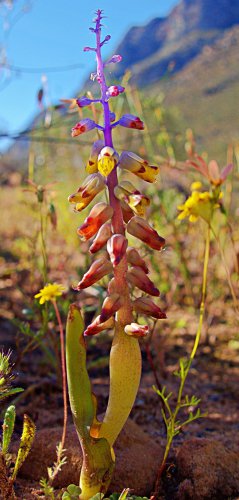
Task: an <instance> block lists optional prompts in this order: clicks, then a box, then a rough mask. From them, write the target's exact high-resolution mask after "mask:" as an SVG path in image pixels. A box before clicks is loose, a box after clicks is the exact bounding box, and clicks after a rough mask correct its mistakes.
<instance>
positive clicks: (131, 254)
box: [126, 247, 149, 274]
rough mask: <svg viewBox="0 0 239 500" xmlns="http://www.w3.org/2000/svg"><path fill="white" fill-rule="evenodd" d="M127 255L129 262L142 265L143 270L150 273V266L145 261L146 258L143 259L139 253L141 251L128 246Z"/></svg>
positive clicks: (133, 264)
mask: <svg viewBox="0 0 239 500" xmlns="http://www.w3.org/2000/svg"><path fill="white" fill-rule="evenodd" d="M126 255H127V260H128V263H129V264H131V265H132V266H137V267H141V269H143V271H144V272H145V273H146V274H148V272H149V270H148V267H147V265H146V263H145V262H144V259H142V257H141V256H140V255H139V252H138V250H136V248H133V247H128V248H127V250H126Z"/></svg>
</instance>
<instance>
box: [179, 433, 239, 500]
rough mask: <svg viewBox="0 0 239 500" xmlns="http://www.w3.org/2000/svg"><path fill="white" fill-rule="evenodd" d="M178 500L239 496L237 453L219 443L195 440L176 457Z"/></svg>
mask: <svg viewBox="0 0 239 500" xmlns="http://www.w3.org/2000/svg"><path fill="white" fill-rule="evenodd" d="M177 466H178V474H179V477H180V479H181V483H180V484H179V487H178V492H177V495H176V499H177V500H189V499H191V500H206V499H207V500H208V499H210V500H219V499H220V500H222V499H228V498H229V497H235V495H236V496H237V495H238V494H239V460H238V453H236V452H235V451H231V450H229V449H227V448H226V447H225V446H223V444H221V443H220V442H218V441H213V440H210V439H200V438H194V439H190V440H188V441H185V442H184V443H183V444H182V446H181V447H180V449H179V451H178V454H177Z"/></svg>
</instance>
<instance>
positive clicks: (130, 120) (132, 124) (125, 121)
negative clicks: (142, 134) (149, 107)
mask: <svg viewBox="0 0 239 500" xmlns="http://www.w3.org/2000/svg"><path fill="white" fill-rule="evenodd" d="M119 125H121V127H127V128H134V129H136V130H144V123H143V122H142V120H140V118H139V117H138V116H134V115H130V114H126V115H123V116H121V118H120V119H119Z"/></svg>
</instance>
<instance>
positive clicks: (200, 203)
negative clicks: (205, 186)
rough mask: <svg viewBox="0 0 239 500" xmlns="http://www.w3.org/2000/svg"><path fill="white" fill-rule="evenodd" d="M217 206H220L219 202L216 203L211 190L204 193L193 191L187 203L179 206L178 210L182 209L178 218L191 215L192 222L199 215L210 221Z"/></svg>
mask: <svg viewBox="0 0 239 500" xmlns="http://www.w3.org/2000/svg"><path fill="white" fill-rule="evenodd" d="M216 207H218V204H217V203H215V200H214V199H213V198H212V196H211V194H210V193H209V191H205V192H204V193H200V192H198V191H193V192H192V194H191V196H189V198H188V199H187V200H186V201H185V203H184V204H183V205H179V206H178V210H181V213H180V214H179V215H178V219H180V220H181V219H185V218H186V217H189V220H190V222H195V221H196V220H197V219H198V217H202V219H204V220H206V221H207V222H210V220H211V217H212V213H213V210H214V209H215V208H216Z"/></svg>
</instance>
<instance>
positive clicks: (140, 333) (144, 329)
mask: <svg viewBox="0 0 239 500" xmlns="http://www.w3.org/2000/svg"><path fill="white" fill-rule="evenodd" d="M124 331H125V333H126V334H127V335H129V336H130V337H135V338H136V339H138V338H140V337H147V335H148V333H149V327H148V326H147V325H138V323H131V324H130V325H126V327H125V329H124Z"/></svg>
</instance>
